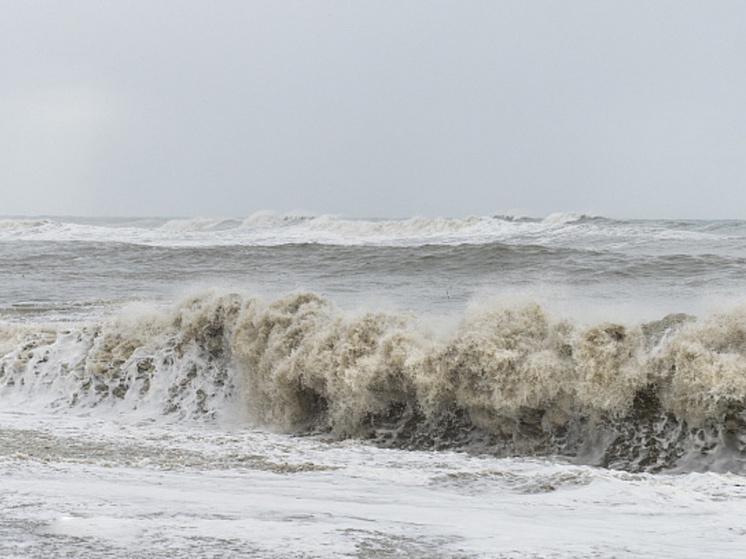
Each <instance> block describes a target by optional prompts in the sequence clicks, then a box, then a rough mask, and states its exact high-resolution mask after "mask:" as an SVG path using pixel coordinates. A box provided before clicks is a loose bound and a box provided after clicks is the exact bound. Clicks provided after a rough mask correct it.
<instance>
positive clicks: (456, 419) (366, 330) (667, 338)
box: [0, 292, 746, 472]
mask: <svg viewBox="0 0 746 559" xmlns="http://www.w3.org/2000/svg"><path fill="white" fill-rule="evenodd" d="M0 354H1V355H2V358H0V401H6V402H10V401H16V402H18V401H20V402H37V403H41V404H43V405H46V406H49V407H54V408H61V409H69V408H74V409H90V408H99V409H100V408H114V409H115V410H118V411H120V412H122V413H127V414H135V415H136V414H144V415H148V416H153V415H154V414H156V415H165V416H167V417H171V418H187V417H191V418H220V417H227V416H229V415H231V414H235V413H236V410H237V409H238V410H240V412H241V413H242V414H245V416H246V417H247V418H248V419H250V420H252V421H254V422H258V423H261V424H263V425H267V426H270V427H271V428H275V429H280V430H283V431H286V432H291V433H324V434H327V435H328V436H332V437H335V438H345V437H354V438H362V439H367V440H371V441H374V442H376V443H378V444H382V445H392V446H396V447H401V448H434V449H445V448H456V449H467V450H472V451H477V452H489V453H494V454H498V455H521V456H529V455H530V456H536V455H562V456H566V457H568V458H569V459H572V460H575V461H577V462H581V463H589V464H596V465H601V466H606V467H613V468H624V469H629V470H634V471H638V470H647V471H658V470H662V469H674V470H676V469H679V470H685V471H690V470H703V469H714V470H719V471H736V472H742V471H744V470H746V451H745V446H746V309H744V308H734V309H732V310H731V311H729V312H725V313H721V314H716V315H712V316H710V317H706V318H702V319H695V318H693V317H690V316H687V315H683V314H676V315H669V316H666V317H664V318H662V319H661V320H659V321H654V322H647V323H641V324H634V325H630V324H618V323H611V322H609V323H599V324H595V325H586V324H583V323H581V322H579V321H576V320H567V319H557V318H555V317H553V316H550V315H549V314H548V313H547V312H545V311H544V310H543V309H542V308H541V307H540V306H539V305H538V304H536V303H521V304H504V303H499V302H495V303H492V304H484V305H482V306H481V307H480V308H478V309H476V308H475V309H473V310H471V311H469V312H467V313H465V314H464V316H462V317H461V318H460V319H459V320H458V321H456V323H455V324H445V322H444V321H435V320H434V319H432V317H426V316H421V315H416V314H413V313H406V312H397V311H389V312H357V313H352V312H348V311H342V310H340V309H339V308H337V307H336V306H335V305H334V304H333V303H332V302H331V301H329V300H327V299H324V298H322V297H320V296H318V295H315V294H312V293H294V294H291V295H288V296H285V297H283V298H280V299H277V300H274V301H265V300H262V299H260V298H253V297H246V296H242V295H239V294H235V293H218V292H205V293H200V294H196V295H193V296H190V297H187V298H185V299H184V300H182V301H180V302H179V303H177V304H174V305H171V306H169V307H157V308H156V307H154V306H148V305H145V304H140V305H139V306H131V307H128V308H126V309H124V310H122V311H121V312H120V313H119V314H117V315H116V316H114V317H112V318H110V319H108V320H106V321H103V322H101V323H97V324H86V325H66V326H64V325H50V326H40V325H31V324H26V325H18V324H6V325H4V326H0Z"/></svg>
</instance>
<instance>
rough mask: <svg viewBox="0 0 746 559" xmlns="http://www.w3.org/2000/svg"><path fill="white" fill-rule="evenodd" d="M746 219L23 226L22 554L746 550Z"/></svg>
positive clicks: (13, 239) (9, 275)
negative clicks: (745, 296)
mask: <svg viewBox="0 0 746 559" xmlns="http://www.w3.org/2000/svg"><path fill="white" fill-rule="evenodd" d="M745 271H746V221H701V220H700V221H697V220H691V221H687V220H681V221H673V220H619V219H609V218H604V217H599V216H589V215H571V214H556V215H551V216H549V217H547V218H542V219H538V218H528V217H519V216H485V217H470V218H464V219H446V218H416V217H415V218H410V219H345V218H341V217H336V216H311V215H304V214H302V213H298V214H286V215H281V214H276V213H271V212H262V213H257V214H254V215H251V216H249V217H247V218H245V219H227V218H226V219H207V218H194V219H167V218H147V219H145V218H132V219H125V218H58V217H39V218H14V217H6V218H3V219H0V286H1V287H0V555H2V556H3V557H8V558H45V557H59V558H62V557H91V558H104V557H106V558H115V557H116V558H123V557H132V558H135V557H137V558H165V557H168V558H176V557H185V558H186V557H253V558H272V559H275V558H278V559H279V558H287V557H297V558H327V557H349V558H361V559H362V558H366V559H367V558H393V557H412V558H483V557H505V558H509V557H510V558H534V559H536V558H607V557H617V558H628V557H640V558H642V557H645V558H649V557H676V558H687V557H691V558H701V557H705V556H710V557H718V558H725V557H734V558H735V557H739V558H740V557H742V556H743V550H744V549H745V548H746V298H744V295H746V273H744V272H745Z"/></svg>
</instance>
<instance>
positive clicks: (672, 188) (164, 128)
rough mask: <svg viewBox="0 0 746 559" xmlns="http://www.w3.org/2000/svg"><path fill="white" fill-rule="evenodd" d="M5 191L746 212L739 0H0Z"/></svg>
mask: <svg viewBox="0 0 746 559" xmlns="http://www.w3.org/2000/svg"><path fill="white" fill-rule="evenodd" d="M0 192H2V196H1V197H0V214H5V215H11V214H27V215H33V214H64V215H128V216H130V215H131V216H140V215H163V216H190V215H191V216H235V217H242V216H247V215H250V214H252V213H254V212H256V211H259V210H274V211H277V212H281V213H283V212H288V211H292V210H298V209H302V210H306V211H310V212H314V213H332V214H341V215H344V216H349V217H405V216H411V215H423V216H436V215H442V216H454V217H457V216H465V215H491V214H504V213H519V214H522V215H533V216H543V215H546V214H549V213H553V212H590V213H595V214H599V215H606V216H611V217H700V218H731V217H733V218H746V2H742V1H733V2H699V1H698V2H692V1H656V2H651V1H639V2H636V1H628V0H626V1H618V2H611V1H595V0H594V1H585V2H578V1H552V2H550V1H545V2H536V1H528V0H520V1H511V2H500V1H494V0H493V1H468V0H466V1H452V2H440V1H434V0H427V1H404V0H398V1H382V0H377V1H365V0H354V1H353V0H349V1H326V0H319V1H314V2H311V1H303V2H282V1H278V0H272V1H266V2H264V1H249V0H245V1H227V0H226V1H215V0H211V1H202V2H197V1H185V0H179V1H171V0H158V1H152V0H148V1H147V2H145V1H138V0H127V1H124V0H123V1H119V2H114V1H109V2H103V1H99V0H95V1H93V0H92V1H88V2H81V1H65V2H59V1H57V0H37V1H34V0H24V1H16V0H0Z"/></svg>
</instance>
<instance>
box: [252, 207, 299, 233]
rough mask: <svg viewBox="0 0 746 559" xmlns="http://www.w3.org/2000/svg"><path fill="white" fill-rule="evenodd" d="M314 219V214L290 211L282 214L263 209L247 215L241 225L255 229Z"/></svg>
mask: <svg viewBox="0 0 746 559" xmlns="http://www.w3.org/2000/svg"><path fill="white" fill-rule="evenodd" d="M312 219H313V216H308V215H305V214H295V213H288V214H282V215H281V214H277V213H274V212H269V211H263V212H256V213H254V214H252V215H250V216H249V217H247V218H246V219H245V220H243V222H242V223H241V227H242V228H244V229H255V228H262V227H272V226H275V225H286V224H291V223H301V222H305V221H309V220H312Z"/></svg>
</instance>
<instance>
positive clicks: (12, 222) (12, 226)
mask: <svg viewBox="0 0 746 559" xmlns="http://www.w3.org/2000/svg"><path fill="white" fill-rule="evenodd" d="M51 223H52V221H50V220H48V219H0V230H5V231H13V230H27V229H33V228H36V227H43V226H45V225H50V224H51Z"/></svg>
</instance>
